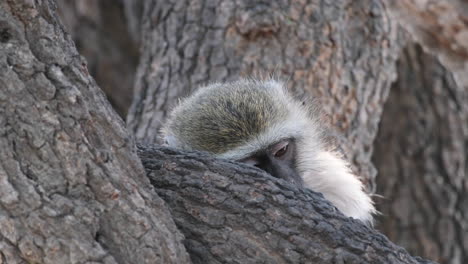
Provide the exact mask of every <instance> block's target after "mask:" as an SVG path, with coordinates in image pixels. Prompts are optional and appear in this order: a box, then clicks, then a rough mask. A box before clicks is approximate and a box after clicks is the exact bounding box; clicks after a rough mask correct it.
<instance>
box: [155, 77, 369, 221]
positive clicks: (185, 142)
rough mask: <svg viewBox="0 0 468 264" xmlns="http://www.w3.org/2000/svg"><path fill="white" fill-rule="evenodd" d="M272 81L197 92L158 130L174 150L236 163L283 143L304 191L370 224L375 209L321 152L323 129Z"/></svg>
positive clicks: (329, 154) (338, 162) (344, 168)
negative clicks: (292, 149)
mask: <svg viewBox="0 0 468 264" xmlns="http://www.w3.org/2000/svg"><path fill="white" fill-rule="evenodd" d="M314 116H316V114H314V112H313V111H310V109H309V108H307V107H306V106H304V105H303V104H302V103H301V102H299V101H296V100H294V99H293V98H292V97H291V96H290V95H289V94H288V92H287V91H286V90H285V89H284V88H283V85H282V84H281V83H279V82H276V81H272V80H269V81H252V80H240V81H237V82H232V83H222V84H221V83H215V84H212V85H209V86H206V87H202V88H200V89H198V91H197V92H195V93H194V94H193V95H192V96H190V97H188V98H186V99H185V100H183V101H182V102H181V103H180V104H179V105H178V106H177V107H175V109H174V110H173V111H172V113H171V115H170V117H169V120H168V121H167V122H166V125H165V127H164V128H163V136H164V140H165V142H166V143H167V144H168V145H169V146H171V147H175V148H180V149H187V150H201V151H206V152H210V153H212V154H214V155H216V156H217V157H221V158H227V159H231V160H241V159H243V158H247V157H250V156H251V155H252V154H255V153H256V152H258V151H259V150H265V149H267V148H268V147H269V146H271V145H272V144H275V143H277V142H280V141H282V140H284V139H290V140H293V141H294V144H295V146H296V150H297V151H296V156H295V168H294V169H295V170H296V171H297V172H298V173H299V175H301V177H302V180H303V182H304V186H306V187H307V188H310V189H312V190H314V191H318V192H321V193H323V195H324V196H325V198H327V199H328V200H330V201H331V202H332V203H333V204H334V205H335V206H336V207H337V208H339V209H340V211H342V212H343V213H344V214H345V215H347V216H351V217H354V218H357V219H360V220H362V221H364V222H367V223H371V222H372V214H373V213H375V208H374V205H373V203H372V200H371V199H370V197H369V195H367V194H366V193H365V192H364V191H363V186H362V183H361V182H360V181H359V179H358V177H356V176H355V175H354V174H353V173H352V172H351V171H350V169H349V166H348V163H347V162H346V161H345V160H344V159H342V157H341V155H340V154H339V153H337V152H335V151H333V150H331V149H329V148H328V147H325V146H324V145H325V144H324V143H323V139H322V137H321V134H322V132H321V129H320V127H322V126H323V125H322V124H320V123H319V122H318V121H317V120H316V119H314Z"/></svg>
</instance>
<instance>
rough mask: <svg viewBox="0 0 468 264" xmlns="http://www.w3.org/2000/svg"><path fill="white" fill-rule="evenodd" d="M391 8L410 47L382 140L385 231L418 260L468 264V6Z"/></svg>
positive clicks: (378, 158) (398, 4)
mask: <svg viewBox="0 0 468 264" xmlns="http://www.w3.org/2000/svg"><path fill="white" fill-rule="evenodd" d="M389 6H390V7H391V8H390V11H391V12H390V14H391V15H392V18H393V19H394V20H395V21H399V22H400V25H401V26H402V27H403V28H404V29H405V30H406V31H408V32H409V33H410V34H409V36H410V37H411V38H412V40H410V43H411V44H410V45H408V47H407V48H406V49H405V50H404V52H402V55H401V59H400V62H399V64H398V81H397V82H396V83H395V84H394V86H393V88H392V90H391V93H390V97H389V100H388V102H387V103H386V105H385V108H384V114H383V120H382V124H381V126H380V128H379V136H378V139H377V140H376V151H375V158H374V159H375V164H376V166H377V168H378V171H379V176H378V177H377V186H378V194H382V195H383V196H384V199H383V201H382V205H380V206H379V210H381V211H382V213H383V216H382V218H381V224H380V228H381V229H383V232H384V233H385V234H387V235H388V236H389V237H390V238H391V239H392V240H393V241H395V242H397V243H399V244H401V245H404V246H405V247H406V248H407V249H408V250H409V251H410V252H411V253H412V254H416V255H422V256H424V257H428V258H431V259H434V260H438V261H440V262H442V263H451V264H459V263H466V262H467V261H468V236H467V235H466V234H468V224H467V223H468V195H467V193H468V178H467V177H468V163H467V162H468V160H467V158H466V157H467V153H468V90H467V89H468V74H467V72H468V38H467V36H468V24H467V23H466V21H468V12H467V10H468V5H467V3H466V1H462V0H440V1H439V0H429V1H426V0H424V1H423V0H401V1H389ZM414 42H417V43H418V44H419V45H420V46H422V47H423V48H424V50H425V52H423V51H422V49H421V48H420V46H416V45H415V44H414Z"/></svg>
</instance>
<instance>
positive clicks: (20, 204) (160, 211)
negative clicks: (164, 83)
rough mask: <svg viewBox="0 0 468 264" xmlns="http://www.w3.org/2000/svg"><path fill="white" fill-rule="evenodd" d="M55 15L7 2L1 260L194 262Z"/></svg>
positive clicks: (1, 47) (1, 76)
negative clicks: (191, 260)
mask: <svg viewBox="0 0 468 264" xmlns="http://www.w3.org/2000/svg"><path fill="white" fill-rule="evenodd" d="M55 11H56V10H55V4H54V2H53V1H47V0H36V1H27V0H8V1H1V2H0V263H9V264H13V263H155V262H156V263H189V262H190V260H189V257H188V254H187V253H186V251H185V248H184V246H183V245H182V243H181V240H182V238H183V237H182V235H181V234H180V233H179V232H178V230H177V229H176V227H175V225H174V222H173V221H172V219H171V217H170V215H169V212H168V210H167V208H166V207H165V204H164V202H163V201H162V200H161V199H160V198H159V197H158V196H157V195H156V194H155V193H154V190H153V188H152V187H151V185H150V184H149V181H148V179H147V177H146V176H145V172H144V170H143V167H142V165H141V162H140V160H139V159H138V157H137V155H136V152H135V149H134V146H133V142H132V140H131V138H130V137H129V135H128V133H127V131H126V130H125V127H124V124H123V122H122V120H121V119H120V118H119V117H118V116H117V115H116V113H115V112H114V110H113V109H112V107H111V106H110V105H109V103H108V102H107V101H106V99H105V96H104V94H103V93H102V92H101V91H100V90H99V88H98V87H97V86H96V84H95V83H94V81H93V79H92V78H91V77H90V75H89V73H88V71H87V69H86V65H85V62H84V60H83V59H82V58H81V57H80V56H79V54H78V53H77V51H76V50H75V47H74V44H73V42H72V40H71V39H70V35H68V34H66V33H65V31H64V29H63V27H61V25H60V23H59V21H58V18H57V16H56V14H55Z"/></svg>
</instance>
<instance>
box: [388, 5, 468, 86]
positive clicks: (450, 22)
mask: <svg viewBox="0 0 468 264" xmlns="http://www.w3.org/2000/svg"><path fill="white" fill-rule="evenodd" d="M388 3H389V6H390V7H391V9H390V10H391V11H392V12H391V14H393V16H394V20H395V21H399V22H400V24H401V26H402V27H403V28H404V29H406V30H407V31H408V32H410V33H411V36H412V37H413V38H414V39H415V40H417V41H418V43H419V44H420V45H422V46H423V47H424V48H425V49H426V50H428V51H430V52H431V53H433V54H436V55H437V57H438V58H439V59H440V61H441V63H442V64H443V65H445V66H446V67H447V68H448V69H450V71H451V72H453V73H454V75H455V80H456V81H457V83H458V85H459V86H461V87H468V74H466V73H467V72H468V2H467V1H466V0H399V1H388Z"/></svg>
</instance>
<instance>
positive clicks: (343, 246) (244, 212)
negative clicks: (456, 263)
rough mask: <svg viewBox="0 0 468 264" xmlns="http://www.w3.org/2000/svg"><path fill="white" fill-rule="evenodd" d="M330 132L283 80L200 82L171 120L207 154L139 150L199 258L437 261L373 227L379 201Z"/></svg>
mask: <svg viewBox="0 0 468 264" xmlns="http://www.w3.org/2000/svg"><path fill="white" fill-rule="evenodd" d="M321 134H322V132H321V129H320V125H319V122H318V121H317V119H316V118H315V117H314V116H313V111H309V110H308V109H306V108H304V106H303V105H302V104H301V103H300V102H297V101H295V100H294V99H293V98H292V97H291V96H290V95H289V94H288V93H287V92H286V91H285V90H284V89H283V87H282V85H281V84H280V83H278V82H276V81H266V82H259V81H247V80H242V81H238V82H233V83H226V84H212V85H210V86H208V87H205V88H202V89H199V90H198V92H196V93H195V94H194V95H193V96H191V97H189V98H187V99H185V100H184V101H182V103H181V104H180V105H178V106H177V107H176V108H175V109H174V110H173V112H172V114H171V116H170V118H169V120H168V121H167V123H166V125H165V127H164V129H163V138H164V141H165V143H166V144H167V145H168V146H170V147H175V148H179V149H183V150H189V151H203V152H204V153H202V152H190V153H188V154H187V153H182V152H178V151H176V150H173V149H169V148H155V147H149V146H139V154H140V157H141V159H142V161H143V165H144V166H145V168H146V170H147V174H148V176H149V178H150V180H151V182H152V184H153V185H154V186H155V187H156V190H157V192H158V194H159V195H160V196H161V197H162V198H163V199H165V200H166V202H167V203H168V204H169V207H170V208H171V211H172V215H173V217H174V219H175V221H176V224H177V225H178V227H179V228H180V230H181V231H182V233H183V234H184V235H185V238H186V240H185V246H186V248H187V250H188V251H189V253H190V255H191V258H192V261H193V262H195V263H225V262H228V263H431V262H429V261H426V260H422V259H420V258H417V257H416V258H413V257H411V256H410V255H408V253H407V252H406V251H405V250H404V249H402V248H399V247H397V246H395V245H393V244H392V243H391V242H390V241H388V239H387V238H386V237H385V236H383V235H381V234H379V233H378V232H376V231H375V230H373V229H372V228H371V227H369V226H368V225H366V224H369V223H371V221H372V214H373V213H375V209H374V206H373V203H372V201H371V199H370V197H369V196H368V195H367V194H366V193H365V192H364V191H363V187H362V184H361V182H360V181H359V179H358V178H357V177H356V176H355V175H353V174H352V173H351V172H350V170H349V169H348V167H347V163H346V162H345V161H344V160H343V159H342V158H340V157H339V156H338V155H337V154H336V153H334V152H333V151H331V150H329V149H327V148H326V146H325V144H324V143H323V140H322V135H321ZM218 158H222V159H224V160H220V159H218ZM229 160H233V161H240V162H243V163H246V164H247V165H243V164H240V163H237V162H233V161H229ZM255 167H257V168H255ZM303 187H306V188H303ZM309 189H310V190H309ZM311 190H313V191H318V192H321V193H322V194H323V196H324V197H325V198H326V199H327V200H326V199H324V197H323V196H322V195H320V194H318V193H315V192H313V191H311ZM329 201H330V202H331V203H329ZM353 218H354V219H353Z"/></svg>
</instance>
